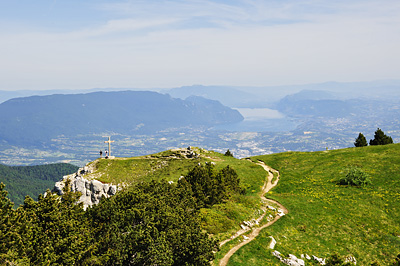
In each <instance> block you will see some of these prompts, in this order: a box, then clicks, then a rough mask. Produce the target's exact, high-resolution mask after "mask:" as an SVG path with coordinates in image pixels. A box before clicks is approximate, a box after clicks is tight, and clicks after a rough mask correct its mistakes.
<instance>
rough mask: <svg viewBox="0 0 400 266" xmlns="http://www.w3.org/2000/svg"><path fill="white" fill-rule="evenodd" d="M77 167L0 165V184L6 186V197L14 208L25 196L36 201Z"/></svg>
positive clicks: (60, 165) (59, 165)
mask: <svg viewBox="0 0 400 266" xmlns="http://www.w3.org/2000/svg"><path fill="white" fill-rule="evenodd" d="M77 170H78V167H77V166H75V165H72V164H66V163H57V164H48V165H36V166H6V165H2V164H0V182H3V183H4V184H5V185H6V190H7V191H8V193H9V194H8V197H9V198H10V199H11V201H13V202H14V203H15V205H16V206H18V205H19V204H22V203H23V202H24V198H25V196H26V195H29V196H31V197H32V198H34V199H36V198H37V196H38V195H39V194H41V193H44V192H45V191H46V189H47V188H50V189H51V188H53V187H54V183H55V182H57V181H59V180H60V179H61V178H62V177H63V176H64V175H68V174H72V173H74V172H76V171H77Z"/></svg>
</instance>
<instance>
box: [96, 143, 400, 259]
mask: <svg viewBox="0 0 400 266" xmlns="http://www.w3.org/2000/svg"><path fill="white" fill-rule="evenodd" d="M196 151H197V152H198V153H199V154H201V156H200V157H199V158H196V159H190V160H189V159H184V158H180V157H179V156H180V155H179V153H176V151H175V152H174V151H166V152H163V153H159V154H155V155H150V156H143V157H135V158H126V159H115V160H99V161H96V162H94V163H96V168H97V172H96V173H95V175H97V176H98V179H99V180H101V181H104V182H114V183H115V182H126V183H129V182H133V181H138V180H140V181H149V180H151V179H159V178H163V179H166V180H169V181H174V182H176V181H177V180H178V179H179V177H180V176H181V175H185V174H186V173H187V171H188V169H190V168H191V167H193V166H194V165H196V164H198V163H205V162H214V163H216V168H219V169H220V168H222V167H224V166H226V165H230V166H231V167H232V168H234V169H235V170H236V171H237V172H238V174H239V177H240V179H241V185H242V186H243V187H244V188H246V194H245V195H244V196H236V197H234V198H232V199H231V200H229V201H228V202H226V203H224V204H218V205H215V206H213V207H212V208H211V209H203V210H202V215H203V218H202V221H203V227H204V228H205V229H206V230H207V231H208V232H210V233H212V234H213V235H215V236H217V237H219V238H220V239H221V240H222V239H225V238H228V237H229V236H230V235H232V234H233V233H234V232H236V231H237V230H238V229H240V227H239V225H240V223H241V222H242V221H244V220H250V219H251V218H256V217H257V216H258V215H259V213H260V208H261V202H260V200H259V193H260V191H261V188H262V186H263V183H264V181H265V179H266V172H265V171H264V170H263V169H262V168H261V167H260V166H258V165H256V164H254V163H252V162H250V161H249V160H238V159H235V158H232V157H227V156H223V155H222V154H219V153H215V152H212V151H204V150H201V149H196ZM250 159H251V160H252V161H253V162H258V161H263V162H265V164H267V165H269V166H271V167H273V168H275V169H277V170H279V171H280V173H281V179H280V181H279V183H278V186H277V187H276V188H275V189H274V190H273V191H271V192H270V193H268V195H267V197H269V198H272V199H275V200H277V201H279V202H280V203H282V204H283V205H284V206H285V207H286V208H288V209H289V214H288V215H286V216H285V217H283V219H281V220H279V221H278V222H277V223H276V224H274V225H273V226H271V227H269V228H267V229H265V230H263V231H262V232H261V234H260V235H259V236H258V237H257V238H256V240H255V241H253V242H251V243H250V244H248V245H246V246H244V247H243V248H241V249H240V250H239V251H238V252H236V253H235V254H234V255H233V257H232V258H231V260H230V262H229V264H228V265H243V264H246V263H251V264H252V265H265V264H266V263H267V264H279V262H278V260H277V259H276V258H274V257H273V256H272V254H271V250H268V249H267V247H268V245H269V242H270V238H269V236H271V235H272V236H274V238H275V239H276V240H277V241H278V244H277V246H276V247H275V249H277V250H278V251H280V252H281V253H283V254H286V255H287V254H289V253H291V254H295V255H297V256H298V257H299V256H300V255H301V254H309V255H316V256H319V257H325V258H327V257H329V256H331V255H333V254H335V253H337V254H338V255H340V256H347V255H352V256H354V257H356V259H357V261H358V262H359V264H360V265H370V264H371V263H373V262H374V261H377V262H379V263H381V264H382V265H390V264H392V263H393V261H394V259H395V257H396V255H397V254H398V253H400V213H399V207H400V171H399V170H400V169H399V168H400V145H399V144H394V145H385V146H370V147H364V148H349V149H342V150H332V151H322V152H287V153H280V154H272V155H264V156H256V157H252V158H250ZM351 167H358V168H360V169H362V170H363V171H364V172H365V173H367V174H368V175H369V176H370V178H371V181H372V182H371V184H370V185H367V186H365V187H354V186H345V185H339V184H338V180H339V179H340V178H342V177H344V176H345V175H346V173H347V171H348V169H349V168H351ZM264 222H265V221H264ZM238 241H240V240H239V239H237V240H236V242H235V241H232V243H228V244H227V245H226V246H224V247H222V249H221V251H220V252H219V254H217V260H216V263H218V259H220V258H221V257H222V255H223V254H224V253H226V252H227V251H228V249H229V248H230V247H232V246H233V245H234V244H235V243H237V242H238ZM216 263H215V264H216Z"/></svg>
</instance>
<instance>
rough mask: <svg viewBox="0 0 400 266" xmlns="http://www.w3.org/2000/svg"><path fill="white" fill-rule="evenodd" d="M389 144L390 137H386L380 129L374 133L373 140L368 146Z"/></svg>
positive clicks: (390, 141) (391, 140) (391, 141)
mask: <svg viewBox="0 0 400 266" xmlns="http://www.w3.org/2000/svg"><path fill="white" fill-rule="evenodd" d="M391 143H393V139H392V137H390V136H386V134H385V133H384V132H383V131H382V130H381V129H380V128H378V129H377V130H376V131H375V136H374V139H371V140H370V141H369V145H386V144H391Z"/></svg>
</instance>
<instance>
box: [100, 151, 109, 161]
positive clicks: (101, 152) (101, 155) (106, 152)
mask: <svg viewBox="0 0 400 266" xmlns="http://www.w3.org/2000/svg"><path fill="white" fill-rule="evenodd" d="M105 154H106V156H105V158H106V159H108V151H107V150H106V151H105ZM102 157H103V151H102V150H100V158H102Z"/></svg>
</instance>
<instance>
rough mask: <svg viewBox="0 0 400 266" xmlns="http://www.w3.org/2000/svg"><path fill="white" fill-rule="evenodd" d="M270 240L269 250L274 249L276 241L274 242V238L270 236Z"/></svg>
mask: <svg viewBox="0 0 400 266" xmlns="http://www.w3.org/2000/svg"><path fill="white" fill-rule="evenodd" d="M270 238H271V243H269V247H268V248H269V249H274V248H275V245H276V240H275V238H274V237H273V236H270Z"/></svg>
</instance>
